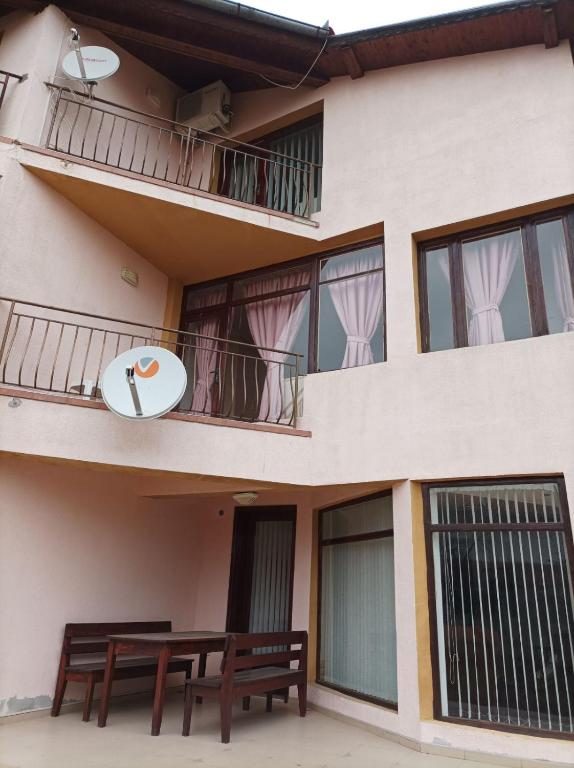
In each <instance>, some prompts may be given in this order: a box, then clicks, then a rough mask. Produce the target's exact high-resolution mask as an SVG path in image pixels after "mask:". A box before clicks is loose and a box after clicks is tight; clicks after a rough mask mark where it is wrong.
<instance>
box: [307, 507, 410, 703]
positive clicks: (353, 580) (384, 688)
mask: <svg viewBox="0 0 574 768" xmlns="http://www.w3.org/2000/svg"><path fill="white" fill-rule="evenodd" d="M319 572H320V582H319V598H320V612H319V637H320V640H319V647H318V656H319V658H318V664H317V669H318V674H317V682H319V683H322V684H323V685H326V686H329V687H331V688H335V689H336V690H341V691H344V692H346V693H350V694H352V695H354V696H357V697H358V698H364V699H367V700H369V701H375V702H377V703H382V704H385V705H387V706H390V707H392V708H393V709H396V708H397V641H396V631H395V577H394V556H393V507H392V496H391V492H387V493H385V494H383V495H379V496H377V497H371V498H369V499H362V500H358V501H353V502H351V503H348V504H345V505H342V506H339V507H336V508H332V509H327V510H323V511H322V512H321V516H320V530H319Z"/></svg>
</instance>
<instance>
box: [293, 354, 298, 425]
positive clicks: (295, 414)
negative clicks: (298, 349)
mask: <svg viewBox="0 0 574 768" xmlns="http://www.w3.org/2000/svg"><path fill="white" fill-rule="evenodd" d="M298 418H299V356H298V355H295V395H294V397H293V429H297V421H298Z"/></svg>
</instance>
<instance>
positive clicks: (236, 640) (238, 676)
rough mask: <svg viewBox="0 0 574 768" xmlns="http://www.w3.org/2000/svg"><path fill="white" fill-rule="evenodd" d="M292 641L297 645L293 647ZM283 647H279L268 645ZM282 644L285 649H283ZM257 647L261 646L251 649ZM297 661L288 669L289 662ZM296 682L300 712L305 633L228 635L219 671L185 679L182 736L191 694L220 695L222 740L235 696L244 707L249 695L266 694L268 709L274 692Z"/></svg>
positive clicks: (227, 730)
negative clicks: (293, 666) (294, 665)
mask: <svg viewBox="0 0 574 768" xmlns="http://www.w3.org/2000/svg"><path fill="white" fill-rule="evenodd" d="M292 645H299V646H300V648H299V649H298V650H292V649H291V646H292ZM278 647H279V648H282V650H279V651H272V650H269V649H273V648H278ZM283 648H284V649H283ZM256 649H264V650H263V651H262V652H260V653H253V651H254V650H256ZM293 661H296V662H298V664H297V668H296V669H291V667H290V666H289V665H290V663H291V662H293ZM292 685H296V686H297V693H298V696H299V715H300V716H301V717H305V713H306V711H307V633H306V632H269V633H267V632H266V633H257V634H241V635H230V637H229V638H228V639H227V643H226V648H225V651H224V654H223V659H222V661H221V674H220V675H213V676H211V677H202V678H197V679H196V680H186V683H185V709H184V715H183V730H182V733H183V735H184V736H189V729H190V725H191V713H192V707H193V698H194V696H196V695H199V696H201V697H204V698H217V699H219V707H220V713H221V741H222V742H223V743H224V744H227V743H228V742H229V735H230V732H231V707H232V705H233V701H234V700H235V699H243V702H244V709H248V708H249V704H248V701H249V699H248V697H249V696H252V695H256V694H261V693H265V694H267V711H268V712H270V711H271V702H272V696H273V693H276V692H281V691H284V690H285V689H288V688H289V687H290V686H292Z"/></svg>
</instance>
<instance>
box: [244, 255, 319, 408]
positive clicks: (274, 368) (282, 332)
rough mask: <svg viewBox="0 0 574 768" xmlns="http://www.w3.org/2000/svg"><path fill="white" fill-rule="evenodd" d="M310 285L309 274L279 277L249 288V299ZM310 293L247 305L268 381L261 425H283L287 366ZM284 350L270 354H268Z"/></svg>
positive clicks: (259, 282)
mask: <svg viewBox="0 0 574 768" xmlns="http://www.w3.org/2000/svg"><path fill="white" fill-rule="evenodd" d="M308 283H309V271H308V270H297V271H296V272H291V273H286V274H284V275H276V276H275V277H270V278H267V279H263V280H258V281H257V282H253V283H249V284H247V285H246V286H245V296H247V297H254V296H258V295H264V294H266V293H272V292H275V291H282V290H287V289H289V288H298V287H300V286H303V285H308ZM307 295H308V294H307V292H306V291H299V292H297V293H288V294H286V295H285V296H277V297H275V298H272V299H262V300H261V301H254V302H252V303H250V304H246V305H245V311H246V314H247V322H248V323H249V330H250V331H251V335H252V336H253V341H254V342H255V344H256V345H257V347H258V348H259V354H260V355H261V358H262V360H264V361H265V365H266V371H265V381H264V383H263V390H262V393H261V400H260V404H259V414H258V418H259V420H260V421H279V420H280V419H281V415H282V411H283V378H284V375H283V373H284V363H285V359H286V357H287V355H286V354H285V351H286V352H288V351H289V350H290V349H291V347H292V345H293V342H294V341H295V337H296V336H297V332H298V331H299V328H300V327H301V322H302V320H303V313H304V308H305V305H304V302H303V299H304V298H305V296H307ZM270 349H271V350H276V349H277V350H284V351H283V352H282V351H279V352H276V351H268V350H270Z"/></svg>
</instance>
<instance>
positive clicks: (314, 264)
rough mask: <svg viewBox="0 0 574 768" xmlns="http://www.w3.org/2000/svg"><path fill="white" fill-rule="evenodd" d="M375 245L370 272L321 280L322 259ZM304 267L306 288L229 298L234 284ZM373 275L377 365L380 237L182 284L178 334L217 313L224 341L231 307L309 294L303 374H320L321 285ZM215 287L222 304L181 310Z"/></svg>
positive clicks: (384, 358)
mask: <svg viewBox="0 0 574 768" xmlns="http://www.w3.org/2000/svg"><path fill="white" fill-rule="evenodd" d="M376 245H379V246H380V247H381V255H382V266H381V267H377V268H376V269H373V270H370V271H369V272H357V273H356V274H353V275H348V276H346V277H342V278H336V279H334V280H330V281H321V268H320V267H321V261H322V260H323V259H327V258H330V257H332V256H338V255H340V254H344V253H349V254H350V253H353V252H354V251H360V250H363V249H365V248H370V247H372V246H376ZM305 265H309V266H310V277H309V283H308V285H305V286H300V287H298V288H295V289H292V288H286V289H284V290H281V291H275V292H273V293H269V294H262V295H261V296H257V297H249V298H235V299H234V298H233V288H234V285H235V283H236V282H237V281H240V280H245V279H249V278H254V277H263V278H264V277H265V276H266V275H271V274H273V273H274V272H278V271H279V270H283V269H289V268H293V267H298V266H305ZM375 272H382V274H383V313H382V318H381V320H382V323H383V350H382V351H383V359H382V360H381V361H380V362H383V363H384V362H386V361H387V300H386V290H387V282H386V263H385V243H384V238H383V237H382V236H381V237H376V238H372V239H370V240H364V241H361V242H358V243H353V244H350V245H346V246H341V247H339V248H334V249H331V250H327V251H321V252H320V253H314V254H312V255H310V256H303V257H302V258H299V259H291V260H289V261H281V262H278V263H277V264H271V265H267V266H265V267H258V268H256V269H250V270H247V271H245V272H235V273H234V274H232V275H225V276H224V277H220V278H216V279H214V280H207V281H205V282H202V283H192V284H189V285H185V286H184V287H183V295H182V301H181V313H180V319H179V328H180V330H181V331H184V326H185V323H187V322H190V321H193V320H199V319H201V316H202V315H204V316H205V315H206V314H210V313H214V312H221V314H222V319H221V322H220V329H219V333H218V336H219V337H220V338H222V339H227V338H228V337H229V332H230V329H231V320H232V312H233V309H235V307H239V306H242V305H244V304H251V303H253V302H254V301H265V300H266V299H272V298H276V297H278V296H285V295H287V294H291V293H298V292H305V291H309V338H308V347H307V350H308V351H307V360H308V370H307V371H306V373H308V374H312V373H321V370H320V369H319V368H318V352H319V293H320V287H321V285H327V284H328V283H330V282H337V281H339V280H352V279H354V278H356V277H360V276H361V275H364V274H374V273H375ZM216 285H221V286H222V288H223V287H225V289H226V298H225V301H224V302H222V303H220V304H213V305H211V306H208V307H204V308H201V309H193V310H186V309H185V307H186V303H187V297H188V295H189V294H190V293H194V292H195V291H200V290H203V289H205V288H209V287H213V286H216ZM371 365H376V363H371ZM359 367H363V366H359ZM332 370H346V369H342V368H335V369H332ZM325 372H326V371H325Z"/></svg>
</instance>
